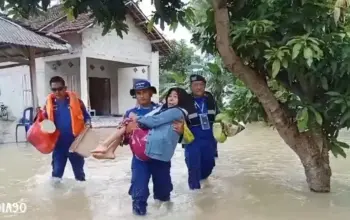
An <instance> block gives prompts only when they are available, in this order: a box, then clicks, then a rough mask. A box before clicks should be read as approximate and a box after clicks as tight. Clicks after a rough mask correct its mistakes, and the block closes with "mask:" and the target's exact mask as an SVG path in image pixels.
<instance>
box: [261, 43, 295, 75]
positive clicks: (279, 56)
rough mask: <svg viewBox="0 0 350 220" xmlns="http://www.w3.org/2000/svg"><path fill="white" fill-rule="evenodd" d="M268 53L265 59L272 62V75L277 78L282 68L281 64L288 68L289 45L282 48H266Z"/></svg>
mask: <svg viewBox="0 0 350 220" xmlns="http://www.w3.org/2000/svg"><path fill="white" fill-rule="evenodd" d="M265 53H266V55H265V56H264V58H265V59H267V60H268V63H272V71H271V76H272V78H275V77H276V76H277V74H278V73H279V72H280V70H281V65H282V66H283V68H288V57H289V56H290V52H289V50H288V48H287V47H280V48H271V49H267V50H265Z"/></svg>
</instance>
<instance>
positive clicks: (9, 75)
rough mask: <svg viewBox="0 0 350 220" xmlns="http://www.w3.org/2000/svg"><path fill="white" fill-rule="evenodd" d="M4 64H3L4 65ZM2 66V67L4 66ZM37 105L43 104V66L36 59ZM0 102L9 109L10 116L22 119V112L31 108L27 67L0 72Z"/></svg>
mask: <svg viewBox="0 0 350 220" xmlns="http://www.w3.org/2000/svg"><path fill="white" fill-rule="evenodd" d="M4 64H5V63H4ZM4 64H2V65H4ZM36 71H37V80H38V85H37V89H38V94H37V95H38V99H39V104H40V105H43V104H44V103H45V93H44V89H45V88H44V87H45V86H44V85H43V84H42V82H44V65H43V62H42V60H41V59H36ZM0 102H3V103H4V104H5V105H7V106H8V107H9V112H10V116H11V117H14V118H20V117H22V113H23V110H24V109H25V108H27V107H30V106H32V97H31V86H30V76H29V67H28V66H19V67H13V68H7V69H1V70H0Z"/></svg>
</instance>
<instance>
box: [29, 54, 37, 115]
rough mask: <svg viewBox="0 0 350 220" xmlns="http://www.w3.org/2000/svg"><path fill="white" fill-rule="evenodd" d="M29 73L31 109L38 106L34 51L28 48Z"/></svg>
mask: <svg viewBox="0 0 350 220" xmlns="http://www.w3.org/2000/svg"><path fill="white" fill-rule="evenodd" d="M29 72H30V87H31V90H32V104H33V108H34V109H35V108H36V107H38V106H39V101H38V90H37V89H38V86H37V78H36V67H35V49H34V48H29Z"/></svg>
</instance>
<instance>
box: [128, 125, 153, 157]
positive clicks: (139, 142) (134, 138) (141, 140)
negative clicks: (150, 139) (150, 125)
mask: <svg viewBox="0 0 350 220" xmlns="http://www.w3.org/2000/svg"><path fill="white" fill-rule="evenodd" d="M148 133H149V130H144V129H141V128H137V129H135V130H133V132H132V134H131V135H130V139H129V145H130V148H131V151H132V152H133V153H134V155H135V156H136V157H137V158H138V159H140V160H143V161H147V160H149V159H150V158H149V157H148V156H147V155H146V154H145V151H146V143H147V136H148Z"/></svg>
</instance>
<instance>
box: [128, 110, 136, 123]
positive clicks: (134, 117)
mask: <svg viewBox="0 0 350 220" xmlns="http://www.w3.org/2000/svg"><path fill="white" fill-rule="evenodd" d="M129 118H130V119H131V120H133V121H136V119H137V115H136V114H135V113H133V112H130V114H129Z"/></svg>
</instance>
